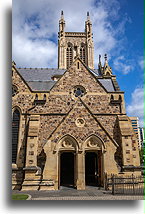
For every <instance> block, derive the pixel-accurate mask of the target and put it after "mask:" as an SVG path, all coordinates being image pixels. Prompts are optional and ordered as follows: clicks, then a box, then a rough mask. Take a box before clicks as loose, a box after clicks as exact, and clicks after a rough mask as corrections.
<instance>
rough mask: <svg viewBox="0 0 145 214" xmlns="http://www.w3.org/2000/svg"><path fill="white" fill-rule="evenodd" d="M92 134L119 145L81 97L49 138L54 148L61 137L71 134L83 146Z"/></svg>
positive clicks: (105, 141)
mask: <svg viewBox="0 0 145 214" xmlns="http://www.w3.org/2000/svg"><path fill="white" fill-rule="evenodd" d="M92 134H94V135H96V136H98V137H100V138H101V139H102V140H103V142H104V143H107V142H109V141H111V142H112V143H113V144H114V145H115V146H116V147H117V146H118V145H117V143H116V142H115V141H114V139H113V138H112V137H111V134H110V133H109V132H108V131H107V130H106V129H105V128H104V127H103V125H102V124H101V123H100V122H99V121H98V120H97V119H96V118H95V117H94V116H93V114H92V113H91V111H90V110H89V109H88V108H87V107H86V106H85V105H84V103H83V102H82V101H81V99H79V100H78V101H77V103H76V104H75V105H74V106H73V108H72V109H71V110H70V111H69V112H68V114H67V115H66V116H65V117H64V118H63V119H62V121H61V122H60V124H59V125H58V126H57V127H56V129H55V130H54V131H53V132H52V133H51V135H50V137H49V140H51V142H52V145H51V146H52V148H54V147H55V145H56V143H58V142H59V140H60V138H62V137H63V136H65V135H70V136H73V137H74V138H75V139H76V140H77V141H78V143H79V146H80V148H81V147H82V144H83V143H84V141H85V140H86V139H87V138H88V137H89V136H90V135H92Z"/></svg>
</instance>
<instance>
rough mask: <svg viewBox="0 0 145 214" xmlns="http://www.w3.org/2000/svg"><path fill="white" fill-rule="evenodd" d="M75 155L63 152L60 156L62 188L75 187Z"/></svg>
mask: <svg viewBox="0 0 145 214" xmlns="http://www.w3.org/2000/svg"><path fill="white" fill-rule="evenodd" d="M74 165H75V154H74V153H73V152H62V153H61V154H60V186H67V187H74V184H75V182H74V181H75V178H74V175H75V167H74Z"/></svg>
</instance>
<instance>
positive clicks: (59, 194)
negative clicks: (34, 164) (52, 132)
mask: <svg viewBox="0 0 145 214" xmlns="http://www.w3.org/2000/svg"><path fill="white" fill-rule="evenodd" d="M13 193H27V194H29V195H31V196H32V198H31V200H143V199H144V197H143V196H133V195H112V194H111V192H110V191H105V190H104V189H103V188H98V187H87V188H86V190H76V189H72V188H67V187H61V189H60V190H56V191H16V190H13Z"/></svg>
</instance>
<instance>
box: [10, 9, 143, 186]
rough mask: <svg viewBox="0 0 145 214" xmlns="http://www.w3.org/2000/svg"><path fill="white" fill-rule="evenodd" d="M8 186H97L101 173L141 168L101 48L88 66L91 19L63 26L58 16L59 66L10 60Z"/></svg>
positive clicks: (124, 172) (91, 53) (123, 172)
mask: <svg viewBox="0 0 145 214" xmlns="http://www.w3.org/2000/svg"><path fill="white" fill-rule="evenodd" d="M12 117H13V119H12V188H13V189H19V190H58V189H59V188H60V186H71V187H74V188H77V189H79V190H83V189H85V188H86V186H87V185H90V186H91V185H93V186H104V177H105V175H108V176H110V175H111V174H116V175H120V174H121V175H129V174H132V173H134V174H140V171H139V166H140V158H139V151H138V141H137V138H136V135H135V133H134V131H133V128H132V124H131V121H130V119H129V117H128V116H127V115H126V111H125V103H124V92H122V91H121V90H120V88H119V86H118V83H117V80H116V76H115V75H113V74H112V69H111V67H110V66H109V64H108V60H107V55H105V62H104V65H102V63H101V56H99V64H98V68H97V69H95V68H94V45H93V37H92V24H91V20H90V17H89V13H87V20H86V22H85V31H84V32H65V20H64V17H63V12H62V13H61V19H60V21H59V34H58V68H57V69H55V68H54V69H50V68H18V67H17V66H16V64H15V62H13V63H12Z"/></svg>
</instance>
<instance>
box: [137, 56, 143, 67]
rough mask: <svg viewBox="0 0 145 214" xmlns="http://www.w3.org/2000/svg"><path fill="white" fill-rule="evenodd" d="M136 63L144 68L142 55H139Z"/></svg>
mask: <svg viewBox="0 0 145 214" xmlns="http://www.w3.org/2000/svg"><path fill="white" fill-rule="evenodd" d="M138 64H139V66H140V68H141V69H142V70H143V69H144V59H143V57H141V58H140V59H139V61H138Z"/></svg>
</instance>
